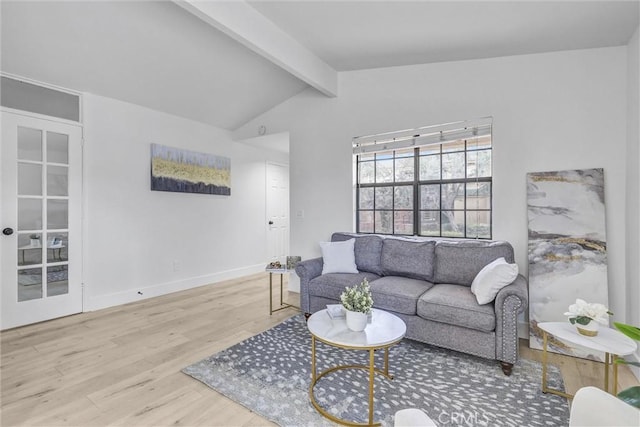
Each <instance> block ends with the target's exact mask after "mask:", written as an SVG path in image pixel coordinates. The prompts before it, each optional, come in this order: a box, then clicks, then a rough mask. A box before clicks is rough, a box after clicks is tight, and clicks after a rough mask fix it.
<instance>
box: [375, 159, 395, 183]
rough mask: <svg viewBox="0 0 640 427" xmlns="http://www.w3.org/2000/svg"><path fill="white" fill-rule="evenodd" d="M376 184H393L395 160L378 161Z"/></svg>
mask: <svg viewBox="0 0 640 427" xmlns="http://www.w3.org/2000/svg"><path fill="white" fill-rule="evenodd" d="M376 182H378V183H380V182H393V159H389V160H378V161H376Z"/></svg>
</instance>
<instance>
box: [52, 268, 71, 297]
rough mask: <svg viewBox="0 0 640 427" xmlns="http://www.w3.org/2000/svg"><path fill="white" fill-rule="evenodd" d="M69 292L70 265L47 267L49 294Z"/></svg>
mask: <svg viewBox="0 0 640 427" xmlns="http://www.w3.org/2000/svg"><path fill="white" fill-rule="evenodd" d="M68 293H69V266H68V265H56V266H54V267H47V296H48V297H52V296H55V295H63V294H68Z"/></svg>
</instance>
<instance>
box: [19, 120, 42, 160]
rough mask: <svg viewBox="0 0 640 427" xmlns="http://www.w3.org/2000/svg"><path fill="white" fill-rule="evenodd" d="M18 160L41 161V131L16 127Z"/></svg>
mask: <svg viewBox="0 0 640 427" xmlns="http://www.w3.org/2000/svg"><path fill="white" fill-rule="evenodd" d="M18 160H35V161H38V162H41V161H42V131H41V130H38V129H31V128H23V127H18Z"/></svg>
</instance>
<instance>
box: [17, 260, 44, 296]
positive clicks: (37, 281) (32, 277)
mask: <svg viewBox="0 0 640 427" xmlns="http://www.w3.org/2000/svg"><path fill="white" fill-rule="evenodd" d="M39 298H42V267H40V268H27V269H24V270H18V301H28V300H31V299H39Z"/></svg>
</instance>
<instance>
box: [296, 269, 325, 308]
mask: <svg viewBox="0 0 640 427" xmlns="http://www.w3.org/2000/svg"><path fill="white" fill-rule="evenodd" d="M323 265H324V263H323V261H322V258H311V259H307V260H304V261H301V262H299V263H298V265H296V274H297V275H298V277H299V278H300V311H302V313H309V312H310V311H309V310H310V306H309V281H310V280H311V279H314V278H316V277H318V276H320V275H321V274H322V267H323Z"/></svg>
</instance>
